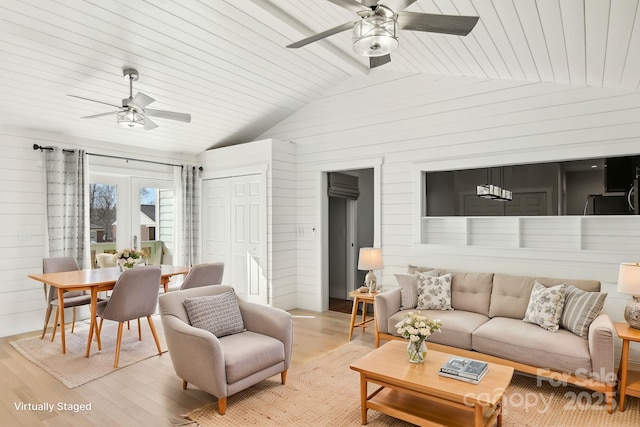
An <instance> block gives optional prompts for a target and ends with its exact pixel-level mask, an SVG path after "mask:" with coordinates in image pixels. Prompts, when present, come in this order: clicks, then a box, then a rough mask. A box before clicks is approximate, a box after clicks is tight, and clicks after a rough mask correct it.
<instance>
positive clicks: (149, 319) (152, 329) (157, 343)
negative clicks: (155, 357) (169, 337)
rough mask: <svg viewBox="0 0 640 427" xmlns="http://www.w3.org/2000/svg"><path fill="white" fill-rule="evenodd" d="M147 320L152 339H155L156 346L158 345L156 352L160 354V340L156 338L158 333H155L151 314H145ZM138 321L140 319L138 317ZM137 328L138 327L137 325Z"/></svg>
mask: <svg viewBox="0 0 640 427" xmlns="http://www.w3.org/2000/svg"><path fill="white" fill-rule="evenodd" d="M147 320H148V321H149V329H151V333H152V334H153V339H154V340H155V341H156V347H158V354H160V355H161V354H162V349H161V348H160V340H159V339H158V334H157V333H156V327H155V326H154V325H153V319H151V316H147ZM138 322H140V319H138ZM138 328H140V326H139V325H138Z"/></svg>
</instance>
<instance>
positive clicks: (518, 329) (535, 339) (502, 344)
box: [473, 317, 592, 374]
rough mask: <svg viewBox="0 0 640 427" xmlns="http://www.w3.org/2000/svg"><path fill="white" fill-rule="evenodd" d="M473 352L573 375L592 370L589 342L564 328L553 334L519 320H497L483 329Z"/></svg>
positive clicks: (475, 338) (493, 319)
mask: <svg viewBox="0 0 640 427" xmlns="http://www.w3.org/2000/svg"><path fill="white" fill-rule="evenodd" d="M473 350H476V351H479V352H481V353H484V354H489V355H492V356H497V357H501V358H504V359H508V360H513V361H515V362H520V363H525V364H527V365H532V366H539V367H540V368H543V369H554V370H557V371H561V372H568V373H572V374H575V373H576V370H577V369H580V370H583V371H584V372H582V373H583V374H584V373H585V372H591V370H592V366H591V355H590V353H589V342H588V341H586V340H583V339H582V338H580V337H579V336H577V335H575V334H573V333H571V332H569V331H567V330H564V329H560V330H559V331H558V332H556V333H553V332H549V331H547V330H545V329H542V328H540V327H538V326H537V325H534V324H532V323H525V322H522V321H521V320H518V319H510V318H506V317H494V318H492V319H491V320H489V321H488V322H486V323H484V324H483V325H481V326H479V327H478V329H476V331H475V332H474V333H473ZM578 373H580V371H578Z"/></svg>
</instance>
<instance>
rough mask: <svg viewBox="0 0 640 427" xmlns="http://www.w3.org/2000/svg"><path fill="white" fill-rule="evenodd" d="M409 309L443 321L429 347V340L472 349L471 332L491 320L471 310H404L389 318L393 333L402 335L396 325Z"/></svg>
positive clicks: (432, 337)
mask: <svg viewBox="0 0 640 427" xmlns="http://www.w3.org/2000/svg"><path fill="white" fill-rule="evenodd" d="M409 311H411V312H413V313H416V314H420V315H422V316H426V317H428V318H429V319H434V320H435V319H439V320H440V321H442V327H441V328H440V329H441V332H435V333H433V334H431V335H430V336H429V339H428V340H427V347H429V342H435V343H438V344H443V345H448V346H451V347H457V348H463V349H466V350H471V348H472V347H471V344H472V343H471V340H472V338H471V334H472V333H473V331H475V330H476V329H477V328H478V327H479V326H480V325H482V324H484V323H485V322H487V321H488V320H489V318H488V317H487V316H484V315H482V314H478V313H472V312H469V311H457V310H451V311H443V310H403V311H399V312H397V313H395V314H393V315H392V316H391V317H389V318H388V319H387V324H388V328H389V333H390V334H391V335H396V336H400V335H399V334H398V328H396V327H395V325H396V324H398V322H401V321H403V320H404V319H405V314H406V313H407V312H409ZM521 323H522V322H521Z"/></svg>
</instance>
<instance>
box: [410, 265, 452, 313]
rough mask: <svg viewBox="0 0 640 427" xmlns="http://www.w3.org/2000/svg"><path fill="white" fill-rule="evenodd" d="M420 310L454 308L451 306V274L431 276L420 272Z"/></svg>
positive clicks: (418, 306)
mask: <svg viewBox="0 0 640 427" xmlns="http://www.w3.org/2000/svg"><path fill="white" fill-rule="evenodd" d="M416 308H417V309H418V310H453V308H452V307H451V274H445V275H444V276H436V277H434V276H430V275H427V274H425V273H420V274H419V281H418V305H417V307H416Z"/></svg>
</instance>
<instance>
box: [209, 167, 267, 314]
mask: <svg viewBox="0 0 640 427" xmlns="http://www.w3.org/2000/svg"><path fill="white" fill-rule="evenodd" d="M265 192H266V186H265V179H264V176H263V175H262V174H255V175H244V176H236V177H231V178H219V179H211V180H205V181H204V185H203V194H204V199H205V203H204V210H205V211H204V212H203V228H204V233H203V234H204V236H205V238H204V256H205V262H217V261H222V262H224V263H225V273H224V280H223V283H224V284H228V285H231V286H233V287H234V289H235V290H236V293H237V294H238V295H239V296H240V297H241V298H243V299H246V300H247V301H251V302H257V303H261V304H266V303H267V271H266V267H267V263H266V240H267V239H266V229H265V228H266V227H265V225H266V197H265Z"/></svg>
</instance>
